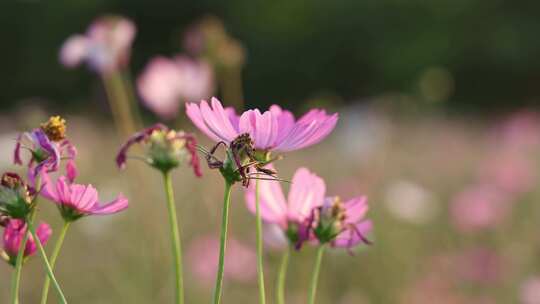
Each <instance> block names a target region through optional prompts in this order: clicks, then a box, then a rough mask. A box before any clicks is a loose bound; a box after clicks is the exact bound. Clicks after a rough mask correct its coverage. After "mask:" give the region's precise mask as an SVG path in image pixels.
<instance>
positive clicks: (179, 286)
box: [163, 172, 184, 304]
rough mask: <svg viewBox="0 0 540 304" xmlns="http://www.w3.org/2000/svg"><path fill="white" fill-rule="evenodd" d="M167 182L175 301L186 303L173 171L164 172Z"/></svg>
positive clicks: (164, 178) (166, 190) (165, 181)
mask: <svg viewBox="0 0 540 304" xmlns="http://www.w3.org/2000/svg"><path fill="white" fill-rule="evenodd" d="M163 180H164V184H165V193H166V194H167V207H168V210H169V222H170V229H171V245H172V251H173V256H174V269H175V273H174V274H175V288H176V293H175V299H176V301H175V303H177V304H183V303H184V281H183V275H182V268H183V267H182V245H181V243H180V228H179V227H178V219H177V218H176V206H175V204H174V194H173V186H172V178H171V173H170V172H166V173H163Z"/></svg>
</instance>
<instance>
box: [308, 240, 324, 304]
mask: <svg viewBox="0 0 540 304" xmlns="http://www.w3.org/2000/svg"><path fill="white" fill-rule="evenodd" d="M324 249H325V247H324V245H321V246H319V249H317V259H316V260H315V266H314V268H313V276H312V277H311V287H310V289H309V299H308V304H314V303H315V295H316V294H317V282H318V281H319V272H320V270H321V262H322V258H323V253H324Z"/></svg>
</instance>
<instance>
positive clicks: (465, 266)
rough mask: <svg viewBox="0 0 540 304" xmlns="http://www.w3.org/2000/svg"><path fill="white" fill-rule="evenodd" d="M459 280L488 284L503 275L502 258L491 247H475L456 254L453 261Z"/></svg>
mask: <svg viewBox="0 0 540 304" xmlns="http://www.w3.org/2000/svg"><path fill="white" fill-rule="evenodd" d="M454 265H456V266H457V268H456V270H457V272H458V273H457V274H458V275H459V278H460V281H461V280H466V281H469V282H475V283H481V284H482V283H483V284H490V283H496V282H498V281H499V280H500V279H502V277H503V271H504V269H503V268H504V267H503V265H504V259H503V257H502V256H500V255H499V254H497V252H495V251H494V250H492V249H489V248H485V247H475V248H472V249H469V250H466V251H464V252H462V253H461V254H459V255H458V256H457V259H456V261H455V263H454Z"/></svg>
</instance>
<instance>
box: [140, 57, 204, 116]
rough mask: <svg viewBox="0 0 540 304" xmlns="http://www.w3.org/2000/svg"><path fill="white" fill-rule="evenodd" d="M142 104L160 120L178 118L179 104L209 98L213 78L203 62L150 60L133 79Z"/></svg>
mask: <svg viewBox="0 0 540 304" xmlns="http://www.w3.org/2000/svg"><path fill="white" fill-rule="evenodd" d="M137 88H138V90H139V93H140V94H141V97H142V100H143V102H144V104H145V105H146V106H147V107H148V108H149V109H150V110H152V111H153V112H154V113H156V114H157V115H159V116H160V117H162V118H163V119H172V118H174V117H176V116H177V115H178V109H179V108H180V105H181V104H182V103H183V102H192V101H196V100H201V99H203V98H207V97H210V96H211V94H212V92H213V91H214V75H213V71H212V68H211V67H210V65H209V64H208V63H207V62H206V61H202V60H200V61H198V60H195V59H191V58H189V57H187V56H182V55H180V56H176V57H175V58H173V59H169V58H166V57H162V56H159V57H156V58H154V59H152V60H151V61H150V62H149V63H148V65H147V66H146V68H145V69H144V71H143V73H142V75H141V76H140V77H139V79H138V80H137Z"/></svg>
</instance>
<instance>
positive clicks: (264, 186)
mask: <svg viewBox="0 0 540 304" xmlns="http://www.w3.org/2000/svg"><path fill="white" fill-rule="evenodd" d="M269 168H271V169H273V168H272V167H270V166H269ZM258 182H259V198H260V208H261V217H262V219H263V220H264V221H266V222H268V223H271V224H277V225H279V226H280V227H281V229H283V231H285V233H286V234H287V237H288V238H289V240H290V241H291V243H295V244H296V247H297V248H300V246H301V245H302V243H303V242H305V241H319V242H321V243H327V242H328V243H330V245H331V246H333V247H341V248H352V247H354V246H356V245H358V244H360V243H362V242H363V243H367V240H366V239H365V235H367V234H368V233H369V231H371V226H372V224H371V221H369V220H364V216H365V214H366V213H367V211H368V206H367V204H366V198H365V197H357V198H353V199H351V200H349V201H347V202H345V203H341V202H340V201H339V200H336V199H335V198H325V197H324V195H325V192H326V185H325V183H324V181H323V180H322V179H321V178H320V177H319V176H317V175H316V174H314V173H312V172H310V171H309V170H308V169H306V168H300V169H298V170H297V171H296V173H295V174H294V176H293V179H292V184H291V188H290V191H289V195H288V198H287V200H286V199H285V196H284V195H283V191H282V189H281V186H280V184H279V183H278V182H276V181H266V180H261V181H258ZM245 198H246V202H247V206H248V208H249V210H250V211H252V212H255V185H253V184H251V185H250V186H249V187H248V189H247V190H246V194H245ZM327 211H330V212H327ZM334 211H336V212H337V213H335V212H334ZM335 215H339V217H336V216H335ZM322 226H324V227H322ZM320 227H322V228H323V230H324V231H319V232H321V233H317V229H318V228H320ZM322 232H324V235H323V233H322Z"/></svg>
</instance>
